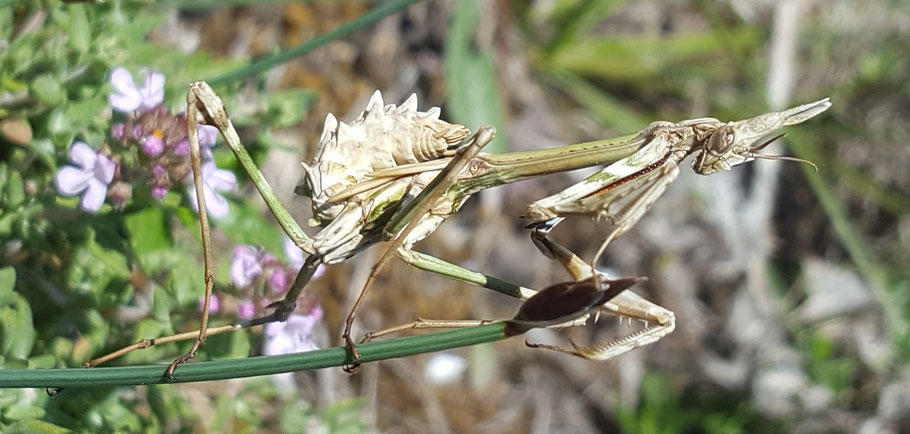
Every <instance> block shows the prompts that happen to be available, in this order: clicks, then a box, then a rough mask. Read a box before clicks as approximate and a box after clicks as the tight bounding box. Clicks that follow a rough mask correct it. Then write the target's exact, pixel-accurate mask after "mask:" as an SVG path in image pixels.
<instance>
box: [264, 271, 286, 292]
mask: <svg viewBox="0 0 910 434" xmlns="http://www.w3.org/2000/svg"><path fill="white" fill-rule="evenodd" d="M289 284H290V280H289V279H288V270H285V269H284V267H279V268H276V269H275V270H274V271H272V275H271V276H269V286H271V287H272V291H275V292H284V291H287V290H288V285H289Z"/></svg>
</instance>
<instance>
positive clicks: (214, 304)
mask: <svg viewBox="0 0 910 434" xmlns="http://www.w3.org/2000/svg"><path fill="white" fill-rule="evenodd" d="M203 307H205V297H199V310H200V311H201V310H202V308H203ZM219 310H221V302H220V301H219V300H218V296H217V295H212V301H211V302H210V303H209V313H210V314H214V313H218V311H219Z"/></svg>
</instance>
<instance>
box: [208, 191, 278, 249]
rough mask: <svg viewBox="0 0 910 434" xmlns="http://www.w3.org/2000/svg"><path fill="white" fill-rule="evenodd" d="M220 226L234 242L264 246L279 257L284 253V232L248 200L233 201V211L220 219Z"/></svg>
mask: <svg viewBox="0 0 910 434" xmlns="http://www.w3.org/2000/svg"><path fill="white" fill-rule="evenodd" d="M196 224H197V225H198V223H196ZM218 226H219V227H220V228H221V229H222V230H223V231H224V233H225V234H226V235H227V237H228V238H229V239H230V240H231V241H233V242H234V243H237V244H250V245H253V246H262V247H265V249H266V250H268V251H269V252H271V253H272V254H274V255H276V256H278V257H283V255H284V254H283V252H284V247H283V243H282V238H281V237H282V234H283V232H281V231H280V230H279V229H277V228H275V227H274V226H272V225H271V224H269V223H268V222H267V221H266V220H265V218H264V217H263V215H262V213H260V212H259V209H257V208H256V207H254V206H253V205H252V204H250V203H248V202H246V201H244V202H231V212H230V213H229V214H228V215H227V216H226V217H224V218H222V219H220V220H218Z"/></svg>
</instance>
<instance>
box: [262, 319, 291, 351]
mask: <svg viewBox="0 0 910 434" xmlns="http://www.w3.org/2000/svg"><path fill="white" fill-rule="evenodd" d="M281 326H282V324H280V323H269V324H266V329H269V328H272V329H275V330H274V331H272V332H271V333H269V332H268V331H267V332H266V335H267V336H268V335H271V337H269V338H268V339H266V342H265V349H264V351H263V352H264V353H265V355H267V356H274V355H278V354H290V353H292V352H294V337H293V336H292V335H290V334H288V333H284V329H283V328H280V327H281Z"/></svg>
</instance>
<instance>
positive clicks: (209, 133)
mask: <svg viewBox="0 0 910 434" xmlns="http://www.w3.org/2000/svg"><path fill="white" fill-rule="evenodd" d="M196 131H198V132H199V146H200V147H203V148H209V147H212V146H215V140H217V139H218V128H215V127H214V126H212V125H198V126H197V127H196Z"/></svg>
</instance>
